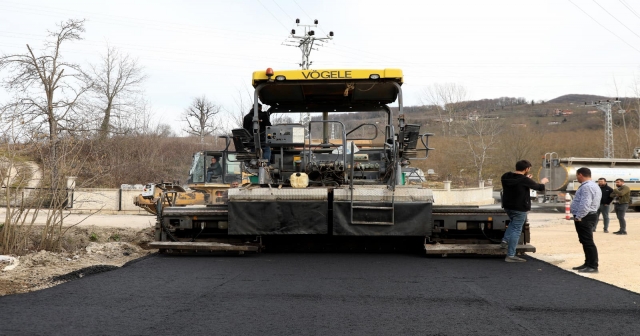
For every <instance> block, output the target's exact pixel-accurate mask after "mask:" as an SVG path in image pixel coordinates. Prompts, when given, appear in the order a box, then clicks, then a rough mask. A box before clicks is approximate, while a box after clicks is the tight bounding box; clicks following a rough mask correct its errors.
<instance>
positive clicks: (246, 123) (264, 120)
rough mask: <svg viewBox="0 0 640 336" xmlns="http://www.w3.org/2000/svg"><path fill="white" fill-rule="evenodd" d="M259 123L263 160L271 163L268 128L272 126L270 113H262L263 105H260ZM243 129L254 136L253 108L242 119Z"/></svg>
mask: <svg viewBox="0 0 640 336" xmlns="http://www.w3.org/2000/svg"><path fill="white" fill-rule="evenodd" d="M258 123H259V125H260V146H261V147H262V158H263V159H265V160H269V162H271V147H269V146H267V145H266V136H265V135H266V131H267V126H271V120H269V112H266V111H265V112H263V111H262V104H258ZM242 128H244V129H246V130H247V131H249V133H251V134H253V108H252V109H251V110H249V112H248V113H247V114H246V115H245V116H244V118H242Z"/></svg>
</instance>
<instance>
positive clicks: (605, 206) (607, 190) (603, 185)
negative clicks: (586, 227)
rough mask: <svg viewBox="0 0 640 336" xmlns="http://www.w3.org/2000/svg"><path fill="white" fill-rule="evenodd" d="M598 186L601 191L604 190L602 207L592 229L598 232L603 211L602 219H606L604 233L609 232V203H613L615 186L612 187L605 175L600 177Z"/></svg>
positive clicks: (601, 200)
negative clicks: (612, 195)
mask: <svg viewBox="0 0 640 336" xmlns="http://www.w3.org/2000/svg"><path fill="white" fill-rule="evenodd" d="M598 186H599V187H600V191H601V192H602V199H600V207H599V208H598V219H597V220H596V223H595V225H594V226H593V230H592V231H593V232H596V227H597V226H598V223H599V222H600V214H601V213H602V220H603V221H604V233H609V205H610V204H611V201H613V197H611V192H612V191H613V188H611V187H610V186H609V185H608V184H607V179H606V178H604V177H601V178H599V179H598Z"/></svg>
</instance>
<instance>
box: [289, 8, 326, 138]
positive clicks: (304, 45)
mask: <svg viewBox="0 0 640 336" xmlns="http://www.w3.org/2000/svg"><path fill="white" fill-rule="evenodd" d="M296 26H298V27H303V29H304V34H302V35H296V30H295V29H291V34H290V35H289V38H288V39H287V40H286V42H284V43H282V44H283V45H286V46H290V47H297V48H300V51H302V61H301V62H300V64H299V65H300V68H302V70H309V67H310V66H311V64H312V63H313V62H312V61H310V60H309V56H310V55H311V50H318V47H322V46H324V45H323V44H321V43H319V42H326V41H328V40H333V32H332V31H330V32H329V34H328V35H327V36H326V37H316V32H315V30H313V29H311V28H315V27H318V20H313V24H310V25H305V24H300V19H296ZM309 121H311V114H310V113H309V112H306V113H300V123H301V124H303V125H304V126H307V125H308V124H309Z"/></svg>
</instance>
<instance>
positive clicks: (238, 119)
mask: <svg viewBox="0 0 640 336" xmlns="http://www.w3.org/2000/svg"><path fill="white" fill-rule="evenodd" d="M234 103H235V106H234V108H233V110H232V111H229V112H230V115H231V119H232V121H233V127H238V128H242V121H243V118H244V115H245V114H247V112H249V110H250V109H252V108H253V97H252V95H251V92H249V89H247V88H246V87H244V91H243V90H241V89H238V90H237V94H236V96H235V98H234Z"/></svg>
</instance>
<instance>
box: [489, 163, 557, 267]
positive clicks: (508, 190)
mask: <svg viewBox="0 0 640 336" xmlns="http://www.w3.org/2000/svg"><path fill="white" fill-rule="evenodd" d="M530 170H531V162H529V161H527V160H520V161H518V162H516V171H515V172H507V173H504V175H502V178H501V180H502V188H503V191H502V207H503V208H504V210H505V211H506V212H507V215H508V216H509V220H510V221H509V226H508V227H507V230H506V231H505V233H504V237H503V238H502V242H501V243H500V247H501V248H506V249H507V257H506V258H505V259H504V261H506V262H525V261H527V260H526V259H522V258H519V257H516V247H517V246H518V241H519V240H520V233H521V232H522V227H523V226H524V223H525V222H526V221H527V212H528V211H529V210H531V197H530V196H529V195H530V194H529V189H534V190H537V191H544V184H545V183H547V182H549V179H548V178H546V177H545V178H543V179H542V180H541V181H540V182H542V184H539V183H536V181H534V180H532V179H531V174H529V171H530Z"/></svg>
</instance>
